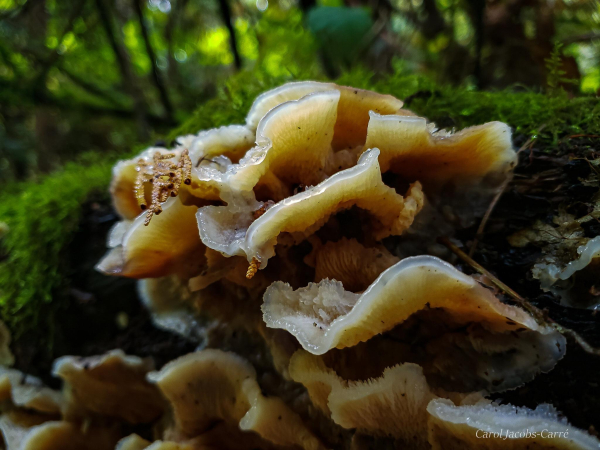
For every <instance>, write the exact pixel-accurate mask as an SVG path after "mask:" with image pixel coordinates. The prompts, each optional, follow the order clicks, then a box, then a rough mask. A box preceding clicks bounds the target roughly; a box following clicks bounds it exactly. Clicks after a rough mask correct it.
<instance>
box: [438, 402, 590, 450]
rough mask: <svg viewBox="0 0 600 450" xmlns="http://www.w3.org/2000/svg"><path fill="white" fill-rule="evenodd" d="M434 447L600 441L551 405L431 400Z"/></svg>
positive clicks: (561, 445)
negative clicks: (462, 403)
mask: <svg viewBox="0 0 600 450" xmlns="http://www.w3.org/2000/svg"><path fill="white" fill-rule="evenodd" d="M427 411H428V412H429V414H430V419H429V442H430V443H431V446H432V448H433V449H434V450H441V449H444V450H454V449H456V450H469V449H477V450H479V449H486V450H487V449H489V450H496V449H498V450H500V449H502V450H504V449H514V450H526V449H533V448H535V449H540V450H544V449H548V450H550V449H553V450H591V449H599V448H600V441H598V439H596V438H594V437H592V436H590V435H589V434H587V433H585V432H584V431H582V430H578V429H577V428H574V427H572V426H570V425H569V423H568V422H567V421H566V420H565V419H560V418H559V416H558V414H557V412H556V410H555V409H554V408H553V407H552V406H550V405H547V404H546V405H540V406H538V407H537V408H536V409H535V410H531V409H528V408H518V407H515V406H512V405H495V404H490V403H489V402H482V403H478V404H475V405H471V406H456V405H454V404H453V403H452V402H450V401H448V400H442V399H439V400H432V401H431V403H430V404H429V405H428V407H427Z"/></svg>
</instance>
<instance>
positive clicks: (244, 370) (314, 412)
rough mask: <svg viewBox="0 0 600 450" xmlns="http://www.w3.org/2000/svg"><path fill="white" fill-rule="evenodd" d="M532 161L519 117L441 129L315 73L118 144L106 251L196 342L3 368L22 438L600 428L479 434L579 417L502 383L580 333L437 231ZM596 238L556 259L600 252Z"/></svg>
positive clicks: (427, 442) (359, 435) (471, 441)
mask: <svg viewBox="0 0 600 450" xmlns="http://www.w3.org/2000/svg"><path fill="white" fill-rule="evenodd" d="M516 161H517V155H516V152H515V150H514V148H513V144H512V137H511V130H510V128H509V127H508V126H507V125H506V124H504V123H501V122H490V123H487V124H482V125H479V126H475V127H471V128H467V129H465V130H461V131H457V132H454V131H446V130H438V129H437V128H436V127H435V125H434V124H432V123H429V122H428V121H427V119H425V118H421V117H417V116H416V115H415V114H414V113H412V112H411V111H408V110H406V109H403V102H402V101H401V100H399V99H396V98H394V97H391V96H389V95H381V94H378V93H375V92H370V91H364V90H359V89H354V88H351V87H345V86H337V85H335V84H332V83H319V82H299V83H289V84H286V85H283V86H281V87H279V88H277V89H274V90H272V91H268V92H265V93H264V94H262V95H260V96H259V97H258V98H257V99H256V100H255V102H254V104H253V106H252V107H251V109H250V111H249V112H248V115H247V118H246V122H245V124H243V125H230V126H225V127H221V128H217V129H213V130H207V131H201V132H199V133H198V134H197V135H188V136H182V137H180V138H178V139H177V140H176V142H175V145H174V147H173V148H172V149H169V150H167V149H164V148H149V149H147V150H145V151H144V152H142V153H141V154H140V155H139V156H137V157H136V158H133V159H131V160H127V161H122V162H119V163H118V164H117V165H116V166H115V167H114V169H113V180H112V183H111V187H110V192H111V195H112V200H113V203H114V206H115V209H116V211H117V213H118V214H119V216H120V219H121V221H120V222H119V223H118V224H116V225H115V226H114V227H113V229H112V231H111V233H110V235H109V237H108V242H107V246H108V248H109V250H108V252H107V253H106V255H105V257H104V258H103V259H102V260H101V261H100V262H99V263H98V265H97V269H98V270H99V271H101V272H103V273H105V274H108V275H116V276H122V277H128V278H134V279H137V280H139V294H140V297H141V300H142V301H143V303H144V305H145V306H146V307H147V308H148V309H149V311H150V312H151V314H152V316H153V320H154V323H155V325H156V326H157V327H160V328H164V329H168V330H170V331H172V332H175V333H178V334H180V335H182V336H184V337H185V338H187V339H189V340H190V341H191V342H194V344H195V345H196V344H197V345H198V349H197V351H195V352H193V353H190V354H187V355H185V356H182V357H180V358H178V359H176V360H173V361H171V362H169V363H167V364H166V365H165V366H164V367H162V368H158V370H156V368H155V367H154V366H153V364H152V362H151V361H149V360H146V359H141V358H138V357H136V356H131V355H125V354H124V353H122V352H120V351H118V350H116V351H112V352H109V353H107V354H105V355H100V356H97V357H92V358H83V359H82V358H77V357H72V356H68V357H63V358H60V359H59V360H57V361H56V362H55V366H54V374H55V375H56V376H57V377H59V378H60V379H62V380H63V386H62V390H61V391H53V390H50V389H49V388H46V387H44V386H42V385H41V383H40V382H39V380H33V379H28V378H24V380H25V381H24V382H23V383H19V377H20V376H21V374H20V373H18V372H16V371H12V369H5V370H6V371H5V372H2V373H0V393H1V394H2V400H3V409H2V417H1V418H0V430H1V431H2V434H3V436H4V439H5V443H6V446H7V448H9V449H11V450H12V449H17V448H19V449H21V448H22V449H33V448H36V449H48V450H53V449H70V448H74V449H75V448H77V449H90V450H96V449H98V450H100V449H102V450H103V449H107V450H112V449H119V450H141V449H147V450H158V449H162V450H198V449H232V450H233V449H304V450H317V449H326V448H348V449H350V448H352V449H355V450H359V449H363V448H409V449H411V448H414V449H428V448H434V449H451V448H490V449H492V448H512V447H514V448H519V449H520V448H528V447H527V446H526V445H527V444H528V443H534V444H535V445H536V446H537V447H536V448H560V449H563V448H564V449H575V448H576V449H580V448H599V445H600V443H599V442H598V440H596V439H595V438H593V437H591V436H590V435H588V434H587V433H585V432H583V431H580V430H576V429H574V428H572V427H570V431H571V432H572V434H570V435H569V437H566V436H564V435H560V434H556V436H554V435H553V438H552V439H551V440H544V439H541V438H540V439H537V440H534V441H531V440H526V439H523V438H521V437H519V436H516V435H515V436H516V437H514V438H511V439H510V440H509V441H508V442H509V443H510V446H509V447H504V446H503V445H505V444H506V442H505V441H503V439H502V438H503V437H494V436H492V437H490V439H487V440H485V442H483V441H481V442H483V443H481V442H480V441H478V440H477V439H476V433H479V432H489V433H492V434H493V431H495V430H496V428H498V426H499V424H501V425H502V428H504V429H505V430H506V429H508V430H514V431H519V430H521V429H522V428H524V427H529V428H530V429H535V430H538V428H544V427H545V428H547V429H548V430H551V431H557V432H558V431H561V430H562V431H564V430H563V429H564V428H565V427H568V424H566V422H564V421H563V420H562V419H559V418H558V416H557V414H556V413H555V412H554V411H553V410H552V408H551V407H550V406H548V405H546V406H540V407H539V408H538V409H536V410H535V411H530V410H527V411H526V410H521V409H517V408H515V407H512V406H510V405H499V404H495V403H492V402H491V401H490V400H487V399H486V397H489V396H490V395H491V394H492V393H501V392H506V391H507V390H511V389H515V388H517V387H519V386H522V385H523V384H525V383H527V382H529V381H531V380H532V379H533V378H534V377H535V376H536V375H538V374H540V373H545V372H549V371H551V370H552V369H553V368H554V366H555V365H556V364H557V362H558V361H559V360H560V359H561V358H562V357H563V356H564V355H565V352H566V340H565V338H564V337H563V336H562V335H561V334H560V333H558V332H557V331H556V330H555V329H554V328H552V327H550V326H548V325H546V324H543V323H538V322H536V320H535V319H534V318H533V317H532V316H531V315H530V314H529V313H528V312H526V311H525V310H524V309H521V308H520V307H518V306H514V305H512V304H509V303H507V302H506V301H505V300H506V299H505V298H504V297H503V295H502V294H501V293H500V292H498V291H496V290H494V289H493V288H491V287H490V286H488V285H486V284H484V283H483V282H482V281H483V280H480V279H476V278H475V277H472V276H469V275H467V274H465V273H463V272H461V271H460V270H458V269H457V268H456V267H455V266H453V265H452V264H450V262H452V261H450V262H448V261H445V260H443V259H440V257H438V256H441V257H442V258H444V257H446V256H448V255H444V254H443V253H439V252H438V253H437V254H436V255H435V256H434V255H433V254H432V253H433V252H431V251H430V249H431V248H432V247H433V246H434V245H435V239H436V237H438V236H440V235H441V234H444V235H447V236H450V237H452V235H454V233H456V232H458V231H459V230H460V229H461V228H463V227H465V226H468V225H470V224H472V223H473V221H474V220H475V219H476V218H478V217H481V216H482V215H483V212H484V211H485V206H487V205H488V204H489V202H490V201H491V199H492V198H493V197H494V195H496V193H497V192H498V189H500V186H501V185H502V184H503V183H504V182H505V181H506V180H507V179H508V178H509V177H511V176H512V170H513V169H514V167H515V165H516ZM594 242H595V241H593V240H590V241H589V242H588V247H586V248H584V249H583V250H581V251H580V252H579V254H580V258H579V260H578V261H577V262H575V263H571V265H569V264H567V265H566V266H564V267H558V266H556V267H555V268H553V269H551V270H550V269H548V270H547V272H549V273H551V274H552V275H553V276H554V278H555V279H562V280H564V279H567V278H569V277H570V276H571V275H572V274H573V273H575V272H576V271H581V270H582V269H583V268H584V267H587V266H588V265H590V264H592V263H593V259H594V258H595V257H597V253H598V252H597V249H596V248H595V247H593V246H592V244H593V243H594ZM592 247H593V248H592ZM590 249H591V250H590ZM446 259H449V258H446ZM592 265H593V264H592ZM0 332H1V333H0V334H1V335H2V336H0V337H2V338H3V340H4V341H7V339H9V336H6V337H5V336H4V335H5V334H6V333H4V332H3V329H2V328H0ZM2 348H4V347H2ZM0 350H2V349H0ZM0 353H1V354H0V356H2V359H3V362H5V364H10V362H11V360H10V357H11V355H10V352H8V353H7V352H6V351H1V352H0ZM539 431H541V430H539ZM479 444H481V445H484V446H480V445H479Z"/></svg>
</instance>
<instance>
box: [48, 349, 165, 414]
mask: <svg viewBox="0 0 600 450" xmlns="http://www.w3.org/2000/svg"><path fill="white" fill-rule="evenodd" d="M153 368H154V367H153V364H152V362H151V361H150V360H148V359H146V360H144V359H141V358H138V357H137V356H127V355H125V354H124V353H123V352H122V351H121V350H113V351H110V352H108V353H106V354H105V355H102V356H94V357H89V358H77V357H73V356H63V357H61V358H59V359H57V360H56V361H55V362H54V368H53V373H54V375H55V376H58V377H60V378H61V379H62V380H63V381H64V392H65V403H64V407H63V416H64V417H65V418H67V419H69V420H71V419H76V418H85V417H88V416H89V415H90V414H96V415H100V416H104V417H114V418H118V419H121V420H123V421H125V422H127V423H131V424H136V423H149V422H151V421H153V420H154V419H156V418H157V417H158V416H159V415H160V414H161V413H162V411H163V402H162V399H161V397H160V394H159V392H158V390H157V389H156V387H155V386H153V385H151V384H150V383H148V382H147V381H146V379H145V377H146V374H147V373H148V372H149V371H150V370H152V369H153Z"/></svg>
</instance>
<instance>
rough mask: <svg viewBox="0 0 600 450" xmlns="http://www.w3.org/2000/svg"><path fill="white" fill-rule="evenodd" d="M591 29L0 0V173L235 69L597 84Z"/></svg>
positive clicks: (591, 11) (557, 7)
mask: <svg viewBox="0 0 600 450" xmlns="http://www.w3.org/2000/svg"><path fill="white" fill-rule="evenodd" d="M296 2H297V3H296ZM599 28H600V2H598V1H597V0H319V1H317V0H271V1H270V2H269V0H73V1H70V2H61V1H58V0H0V178H1V179H2V180H4V184H6V182H9V181H11V180H23V179H28V178H32V177H33V178H35V177H36V176H38V175H39V174H42V173H47V172H50V171H52V170H54V169H56V168H58V167H60V166H62V165H63V164H64V163H65V162H66V161H70V160H72V159H73V158H74V157H76V156H77V155H78V154H80V153H82V152H84V151H98V152H106V151H113V150H115V151H126V149H128V148H131V146H132V145H134V144H135V143H136V142H140V141H146V140H148V139H150V138H151V137H152V136H160V135H162V134H164V133H165V132H166V131H167V130H169V129H172V128H173V126H174V125H177V124H180V123H182V122H183V121H184V120H185V119H186V118H187V117H189V115H190V114H192V112H193V111H194V110H195V109H196V108H197V106H198V105H199V104H201V103H203V102H205V101H207V100H208V99H210V98H212V97H213V96H214V95H215V94H216V93H217V89H216V86H217V85H218V84H220V83H221V80H223V79H226V78H228V77H230V76H231V75H232V74H234V73H235V72H237V71H239V70H240V69H242V68H244V69H251V70H254V71H255V73H262V74H264V76H265V77H273V79H286V78H291V77H294V78H324V77H329V78H332V77H333V78H335V77H338V76H340V75H341V74H342V73H343V72H345V71H347V70H350V69H353V68H356V67H360V66H365V67H367V68H368V69H369V70H371V71H373V72H375V73H377V74H383V73H390V72H392V71H393V70H395V67H397V65H398V64H399V63H401V64H402V67H403V68H404V69H406V70H409V71H410V72H413V73H418V74H421V75H425V76H427V77H430V78H431V79H432V80H434V81H436V82H437V83H439V84H443V85H444V84H451V85H456V86H477V87H479V88H505V87H507V86H527V88H529V89H534V90H537V91H539V90H542V89H544V88H545V87H546V86H547V85H551V86H550V87H551V88H552V86H553V85H554V84H558V85H560V87H562V88H564V89H566V90H567V91H569V92H571V93H573V94H576V93H579V92H583V93H590V94H593V93H596V92H597V91H598V89H599V88H600V38H599V36H600V32H599V31H598V30H599ZM557 43H559V44H560V46H558V47H555V45H556V44H557ZM561 46H562V48H561ZM555 48H557V49H560V50H559V51H558V52H556V53H555V54H552V51H553V49H555ZM548 60H551V61H552V69H550V68H549V66H548V63H547V61H548ZM558 73H560V74H561V75H560V76H559V77H558V78H557V77H556V76H555V75H556V74H558ZM566 79H568V80H575V83H576V84H575V85H573V84H569V83H564V82H563V80H566ZM1 189H2V188H0V190H1Z"/></svg>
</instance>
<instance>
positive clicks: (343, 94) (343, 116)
mask: <svg viewBox="0 0 600 450" xmlns="http://www.w3.org/2000/svg"><path fill="white" fill-rule="evenodd" d="M331 90H337V91H339V93H340V101H339V106H338V112H337V116H338V120H337V121H336V124H335V136H334V141H333V144H334V148H335V149H336V150H341V149H344V148H348V147H350V148H352V147H355V146H357V145H363V144H364V143H365V136H366V132H367V125H368V123H369V111H375V112H376V113H378V114H411V113H410V112H408V111H403V110H402V109H401V108H402V104H403V103H402V101H401V100H398V99H397V98H394V97H392V96H391V95H383V94H378V93H376V92H372V91H366V90H363V89H356V88H353V87H349V86H338V85H336V84H333V83H319V82H316V81H301V82H294V83H287V84H284V85H283V86H280V87H278V88H275V89H272V90H270V91H267V92H264V93H263V94H261V95H259V96H258V97H257V98H256V100H255V101H254V103H253V105H252V107H251V108H250V111H249V112H248V116H247V117H246V125H247V126H248V127H249V128H251V129H256V128H257V126H258V124H259V122H260V120H261V119H262V118H263V117H264V116H265V115H266V114H267V113H268V112H269V111H270V110H271V109H273V108H275V107H276V106H277V105H280V104H282V103H284V102H289V101H293V100H298V99H299V98H302V97H304V96H306V95H309V94H312V93H315V92H323V91H331Z"/></svg>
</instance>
